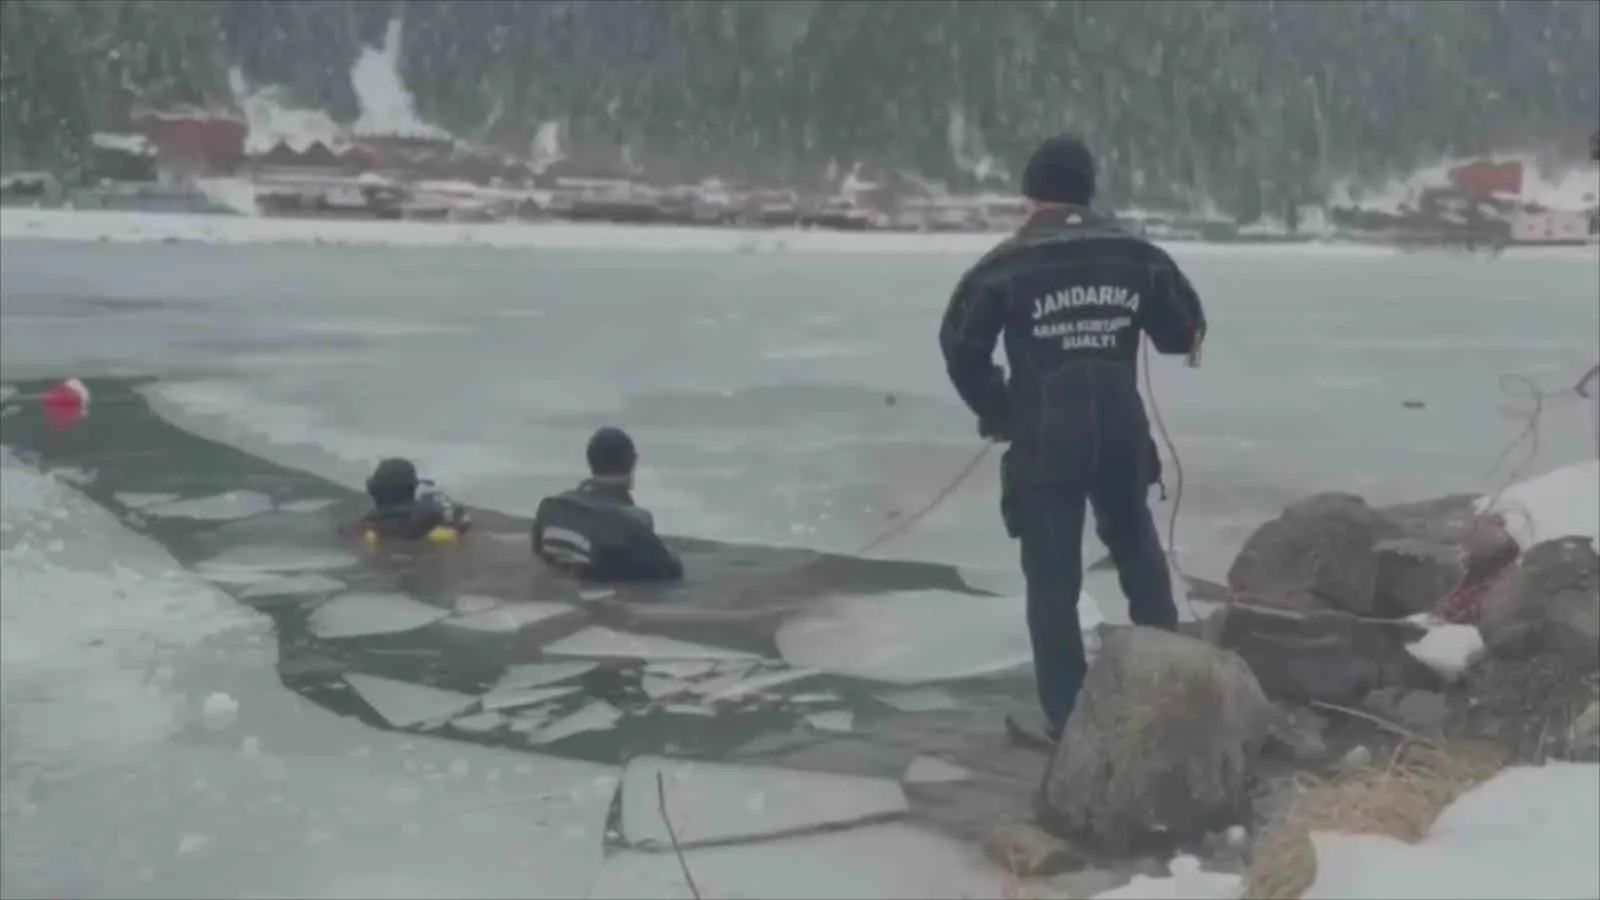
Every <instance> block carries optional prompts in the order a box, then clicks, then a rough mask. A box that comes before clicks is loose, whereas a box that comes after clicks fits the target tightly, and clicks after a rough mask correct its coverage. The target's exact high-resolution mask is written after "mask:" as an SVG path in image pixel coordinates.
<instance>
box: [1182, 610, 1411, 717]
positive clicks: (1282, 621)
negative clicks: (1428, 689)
mask: <svg viewBox="0 0 1600 900" xmlns="http://www.w3.org/2000/svg"><path fill="white" fill-rule="evenodd" d="M1204 627H1205V629H1206V631H1207V632H1208V633H1209V634H1211V635H1213V636H1214V639H1215V642H1216V643H1217V645H1218V646H1221V647H1222V648H1224V649H1227V650H1231V651H1233V652H1234V653H1237V654H1239V656H1240V657H1241V658H1243V659H1244V661H1245V662H1246V663H1247V664H1249V666H1250V670H1251V671H1252V672H1254V673H1255V676H1256V678H1258V679H1259V680H1260V682H1261V686H1262V688H1263V689H1265V690H1266V691H1267V693H1269V694H1271V695H1272V696H1273V697H1275V698H1279V699H1282V700H1286V701H1289V702H1292V703H1306V702H1311V701H1318V700H1320V701H1323V702H1327V703H1348V702H1351V701H1354V700H1357V699H1359V698H1361V697H1362V696H1364V695H1365V694H1366V693H1367V692H1368V691H1370V690H1372V689H1373V688H1375V687H1378V686H1381V685H1383V684H1388V683H1395V682H1398V683H1411V682H1413V681H1416V680H1418V679H1424V680H1425V677H1426V676H1427V671H1426V670H1425V669H1423V668H1422V667H1421V666H1420V665H1419V664H1418V663H1417V662H1416V661H1415V660H1413V659H1412V657H1410V656H1409V655H1408V654H1407V653H1406V644H1407V643H1410V642H1414V641H1416V640H1418V639H1420V638H1422V637H1424V636H1425V635H1426V634H1427V630H1426V629H1425V628H1423V627H1421V626H1419V625H1417V624H1415V623H1413V622H1407V621H1404V620H1397V621H1385V620H1380V619H1358V618H1356V617H1355V616H1352V615H1350V614H1348V613H1344V612H1340V611H1338V610H1319V611H1311V612H1302V611H1295V610H1280V609H1273V608H1269V607H1264V606H1256V605H1254V604H1250V603H1242V602H1241V603H1234V604H1230V605H1228V606H1226V607H1223V608H1222V609H1220V610H1218V611H1217V612H1216V613H1214V614H1213V615H1211V616H1210V617H1209V618H1208V619H1207V620H1206V622H1205V626H1204Z"/></svg>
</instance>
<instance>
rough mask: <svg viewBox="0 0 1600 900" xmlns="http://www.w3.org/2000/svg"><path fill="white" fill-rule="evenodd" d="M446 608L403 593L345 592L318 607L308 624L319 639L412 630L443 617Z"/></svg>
mask: <svg viewBox="0 0 1600 900" xmlns="http://www.w3.org/2000/svg"><path fill="white" fill-rule="evenodd" d="M445 615H446V613H445V611H444V610H442V609H439V608H438V607H436V606H429V605H428V604H426V603H419V602H417V601H416V600H413V599H411V598H410V597H407V596H406V595H404V594H378V593H355V594H344V595H342V596H339V597H335V598H333V599H332V600H329V601H328V602H326V603H324V604H322V605H321V606H319V607H317V609H316V611H315V612H313V613H312V614H311V619H310V621H309V622H308V623H307V627H308V628H309V629H310V631H311V633H312V634H314V635H316V636H317V637H319V638H350V637H363V636H366V635H373V634H398V633H400V632H402V631H412V630H414V629H417V628H421V627H423V626H424V625H428V624H430V623H432V622H437V621H438V620H440V619H442V618H444V617H445Z"/></svg>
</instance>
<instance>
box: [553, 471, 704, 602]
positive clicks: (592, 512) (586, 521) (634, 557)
mask: <svg viewBox="0 0 1600 900" xmlns="http://www.w3.org/2000/svg"><path fill="white" fill-rule="evenodd" d="M533 552H534V553H536V554H538V556H539V558H540V559H543V560H544V561H545V562H547V563H549V564H551V565H553V566H557V567H560V568H563V569H566V570H568V571H571V572H574V573H576V574H577V575H579V576H580V577H583V578H587V579H593V580H595V581H671V580H675V579H679V578H682V577H683V563H682V562H680V561H679V559H678V557H677V556H675V555H674V554H673V552H672V551H671V550H668V549H667V546H666V544H664V543H662V541H661V538H660V536H659V535H657V534H656V530H655V521H654V520H653V519H652V518H651V516H650V513H649V511H647V510H645V509H642V508H640V507H638V506H635V505H634V503H633V496H632V495H631V494H630V493H629V492H628V489H627V488H625V487H622V486H620V485H611V484H603V483H600V482H596V481H585V482H584V483H583V484H581V485H579V486H578V487H576V488H574V489H573V490H570V491H566V492H564V493H561V494H557V495H555V496H553V497H546V498H545V499H544V500H542V501H540V502H539V510H538V512H537V513H536V514H535V515H534V517H533Z"/></svg>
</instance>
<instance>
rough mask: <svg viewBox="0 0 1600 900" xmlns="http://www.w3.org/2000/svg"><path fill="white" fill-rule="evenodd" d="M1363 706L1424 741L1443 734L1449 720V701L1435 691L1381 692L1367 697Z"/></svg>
mask: <svg viewBox="0 0 1600 900" xmlns="http://www.w3.org/2000/svg"><path fill="white" fill-rule="evenodd" d="M1361 705H1362V706H1364V707H1366V708H1367V709H1368V710H1369V711H1370V712H1372V713H1373V714H1375V715H1377V716H1379V717H1381V718H1385V719H1388V720H1390V721H1392V722H1394V723H1395V724H1396V725H1399V726H1401V727H1403V728H1405V729H1407V730H1409V731H1412V732H1415V733H1417V734H1419V735H1422V736H1423V737H1438V736H1440V735H1442V734H1444V730H1445V725H1446V723H1447V722H1448V721H1449V719H1450V703H1449V700H1448V699H1446V698H1445V696H1444V695H1443V694H1440V693H1437V692H1435V691H1406V690H1400V689H1397V688H1380V689H1379V690H1376V691H1373V692H1372V693H1371V694H1368V695H1367V697H1366V699H1365V700H1363V701H1362V704H1361Z"/></svg>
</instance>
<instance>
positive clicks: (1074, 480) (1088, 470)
mask: <svg viewBox="0 0 1600 900" xmlns="http://www.w3.org/2000/svg"><path fill="white" fill-rule="evenodd" d="M1204 328H1205V317H1204V314H1203V312H1202V311H1201V307H1200V300H1199V297H1198V296H1197V295H1196V294H1195V291H1194V289H1193V288H1192V287H1191V286H1190V285H1189V282H1188V280H1187V279H1186V278H1184V276H1183V273H1182V272H1180V271H1179V269H1178V267H1177V265H1176V264H1175V263H1174V262H1173V261H1172V259H1171V258H1170V257H1169V256H1168V255H1167V254H1166V253H1165V252H1164V251H1163V250H1161V249H1160V248H1159V247H1156V246H1155V245H1153V244H1151V243H1149V242H1147V241H1145V240H1144V239H1142V238H1139V237H1136V236H1134V235H1132V234H1129V233H1128V232H1126V231H1124V230H1122V229H1121V228H1119V227H1117V226H1116V225H1115V224H1113V223H1111V222H1109V221H1108V220H1105V219H1103V218H1100V217H1098V216H1097V215H1095V214H1094V213H1092V212H1091V211H1089V210H1088V209H1086V208H1084V207H1077V206H1059V207H1055V208H1048V209H1043V210H1040V211H1039V212H1037V213H1035V214H1034V215H1033V216H1032V218H1030V219H1029V221H1028V222H1027V224H1025V225H1024V226H1023V228H1022V229H1021V230H1019V231H1018V232H1017V234H1016V236H1015V237H1013V238H1011V239H1010V240H1008V241H1006V242H1005V243H1003V244H1001V245H1000V246H999V247H997V248H995V250H994V251H992V252H991V253H990V254H989V255H988V256H986V257H984V258H983V259H982V260H980V261H979V262H978V264H977V265H976V266H974V267H973V268H972V270H971V271H970V272H968V273H967V274H966V276H965V277H964V278H962V279H961V282H960V284H959V285H958V286H957V287H956V290H955V294H954V296H953V297H951V300H950V305H949V308H948V309H947V311H946V313H945V316H944V322H943V325H942V327H941V329H940V333H939V342H940V346H941V348H942V349H943V351H944V357H945V362H946V366H947V368H948V371H949V374H950V380H951V382H952V383H953V384H954V385H955V388H956V390H957V392H958V393H959V394H960V395H961V398H962V399H963V400H964V401H965V402H966V404H967V405H968V407H970V408H971V409H972V411H973V413H975V414H976V415H977V417H978V422H979V426H978V427H979V432H980V434H982V435H984V436H987V437H998V438H1004V439H1007V440H1009V442H1010V447H1009V448H1008V449H1007V450H1006V454H1005V458H1004V459H1003V461H1002V463H1001V482H1002V486H1001V501H1000V502H1001V514H1002V518H1003V519H1004V521H1005V524H1006V530H1007V532H1008V533H1009V534H1010V535H1011V536H1012V537H1016V538H1019V539H1020V541H1021V545H1022V569H1023V574H1024V575H1025V576H1026V578H1027V592H1028V630H1029V632H1030V635H1031V637H1032V641H1033V654H1034V669H1035V675H1036V677H1037V679H1038V686H1039V695H1040V702H1041V705H1042V706H1043V707H1044V711H1045V715H1046V716H1047V717H1048V718H1049V720H1050V723H1051V725H1052V727H1053V728H1054V729H1055V730H1056V733H1057V734H1059V733H1060V730H1061V728H1062V727H1063V726H1064V725H1065V722H1066V719H1067V716H1068V715H1069V714H1070V713H1071V711H1072V707H1073V705H1074V704H1075V703H1076V701H1077V695H1078V691H1079V689H1080V688H1081V686H1082V683H1083V675H1084V670H1085V668H1086V663H1085V659H1084V649H1083V635H1082V633H1081V631H1080V629H1079V626H1078V594H1079V591H1080V589H1081V587H1082V583H1083V570H1082V559H1081V555H1082V542H1083V525H1084V512H1085V509H1084V507H1085V505H1086V503H1087V504H1088V505H1092V506H1093V507H1094V512H1095V524H1096V526H1097V527H1096V530H1097V532H1098V534H1099V536H1100V539H1101V540H1102V541H1104V542H1105V545H1106V548H1107V549H1108V550H1110V551H1111V557H1112V559H1113V560H1114V561H1115V562H1116V565H1117V573H1118V576H1119V579H1120V581H1121V585H1122V590H1123V593H1124V594H1126V595H1127V597H1128V604H1129V612H1130V615H1131V618H1132V619H1133V621H1134V622H1135V623H1137V624H1140V625H1152V626H1157V627H1165V628H1171V627H1174V626H1176V624H1177V607H1176V606H1175V605H1174V604H1173V598H1172V584H1171V581H1170V578H1169V576H1168V573H1167V565H1166V557H1165V554H1164V553H1163V552H1162V549H1161V542H1160V537H1159V535H1158V534H1157V532H1156V526H1155V521H1154V519H1153V518H1152V516H1151V514H1150V508H1149V506H1148V505H1147V502H1146V496H1147V494H1148V491H1149V486H1150V485H1151V484H1153V483H1155V482H1156V480H1157V479H1158V477H1159V476H1158V473H1159V468H1158V467H1159V465H1160V460H1159V456H1158V455H1157V454H1156V452H1155V444H1154V441H1153V440H1152V437H1151V433H1150V422H1149V419H1148V418H1147V417H1146V414H1145V409H1144V403H1143V401H1142V400H1141V399H1140V397H1139V386H1138V367H1137V360H1138V353H1139V342H1140V338H1141V334H1148V335H1150V338H1151V340H1152V341H1153V342H1154V343H1155V345H1156V348H1157V349H1158V350H1159V351H1161V352H1162V353H1169V354H1184V353H1190V352H1191V351H1192V350H1193V349H1194V348H1195V346H1196V342H1197V340H1198V337H1199V335H1200V334H1201V333H1202V332H1203V330H1204ZM1002 334H1003V335H1004V340H1005V348H1006V357H1007V360H1008V362H1009V363H1010V368H1011V376H1010V379H1009V380H1008V379H1007V378H1006V375H1005V372H1004V371H1003V370H1001V369H1000V368H999V367H998V366H996V365H995V364H994V360H993V355H994V348H995V343H996V342H997V341H998V340H1000V338H1001V336H1002Z"/></svg>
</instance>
